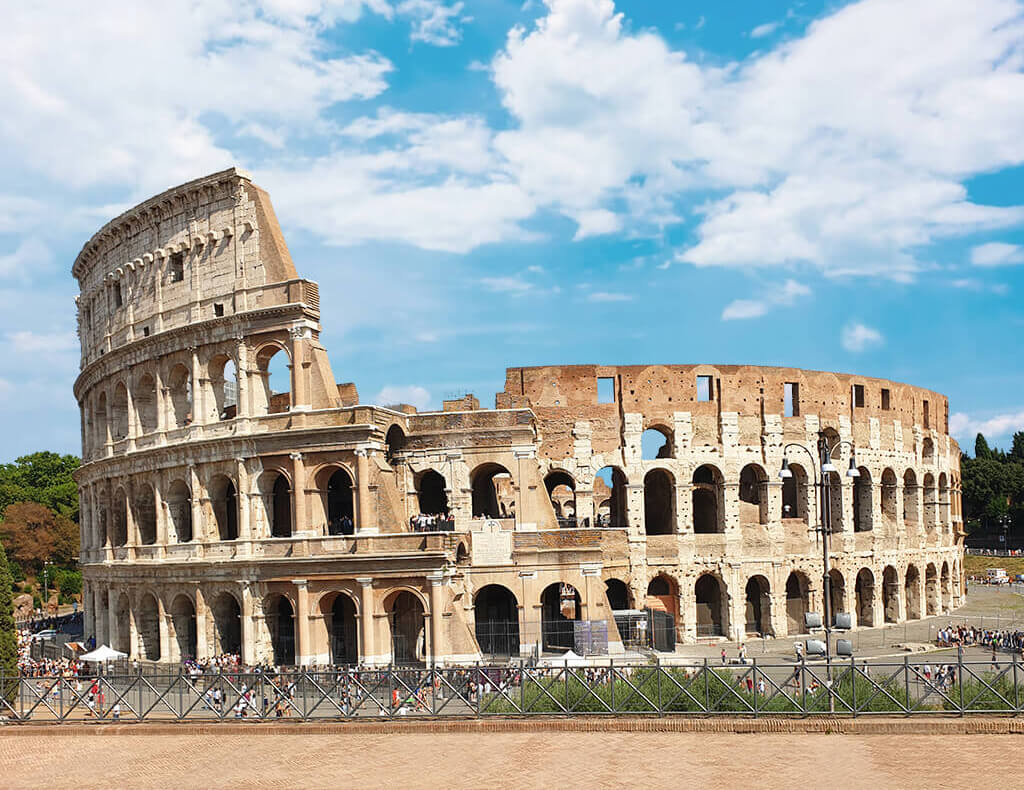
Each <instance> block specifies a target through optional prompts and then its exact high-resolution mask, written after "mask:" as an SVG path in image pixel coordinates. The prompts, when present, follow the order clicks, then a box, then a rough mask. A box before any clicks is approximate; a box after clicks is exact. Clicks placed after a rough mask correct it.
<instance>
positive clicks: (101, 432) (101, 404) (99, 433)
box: [93, 392, 110, 448]
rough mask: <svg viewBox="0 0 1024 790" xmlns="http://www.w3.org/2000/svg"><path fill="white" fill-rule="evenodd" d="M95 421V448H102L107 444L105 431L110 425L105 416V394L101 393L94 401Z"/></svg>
mask: <svg viewBox="0 0 1024 790" xmlns="http://www.w3.org/2000/svg"><path fill="white" fill-rule="evenodd" d="M93 418H94V419H95V421H96V447H97V448H102V447H104V446H106V443H107V429H108V428H109V427H110V423H109V420H108V415H107V393H105V392H101V393H100V394H99V398H97V401H96V410H95V412H94V413H93Z"/></svg>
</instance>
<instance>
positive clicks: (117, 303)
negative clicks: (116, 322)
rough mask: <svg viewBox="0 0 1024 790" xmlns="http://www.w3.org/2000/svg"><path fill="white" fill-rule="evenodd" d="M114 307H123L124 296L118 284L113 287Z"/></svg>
mask: <svg viewBox="0 0 1024 790" xmlns="http://www.w3.org/2000/svg"><path fill="white" fill-rule="evenodd" d="M114 307H124V294H123V293H122V291H121V284H120V283H118V284H117V285H115V286H114Z"/></svg>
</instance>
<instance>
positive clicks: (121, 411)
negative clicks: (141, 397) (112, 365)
mask: <svg viewBox="0 0 1024 790" xmlns="http://www.w3.org/2000/svg"><path fill="white" fill-rule="evenodd" d="M112 412H113V414H112V415H111V416H112V418H113V419H112V421H111V430H112V432H113V439H114V441H115V442H119V441H121V439H124V438H125V437H126V436H127V435H128V388H127V387H126V386H125V385H124V384H123V383H118V385H117V386H116V387H114V400H113V402H112Z"/></svg>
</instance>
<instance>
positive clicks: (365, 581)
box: [356, 576, 373, 587]
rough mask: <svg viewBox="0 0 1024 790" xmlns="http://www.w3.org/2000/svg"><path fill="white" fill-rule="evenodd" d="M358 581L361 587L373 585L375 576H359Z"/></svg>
mask: <svg viewBox="0 0 1024 790" xmlns="http://www.w3.org/2000/svg"><path fill="white" fill-rule="evenodd" d="M356 581H357V582H358V583H359V585H360V586H361V587H372V586H373V577H372V576H357V577H356Z"/></svg>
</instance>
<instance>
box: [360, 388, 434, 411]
mask: <svg viewBox="0 0 1024 790" xmlns="http://www.w3.org/2000/svg"><path fill="white" fill-rule="evenodd" d="M373 402H374V403H376V404H377V405H378V406H396V405H398V404H399V403H408V404H409V405H410V406H415V407H416V408H417V409H419V410H420V411H423V410H425V409H426V408H427V407H429V406H430V393H429V392H428V391H427V390H425V389H424V388H423V387H419V386H416V385H410V386H404V387H403V386H395V385H391V384H389V385H387V386H385V387H382V388H381V391H380V392H378V393H377V394H376V396H375V397H374V399H373Z"/></svg>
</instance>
